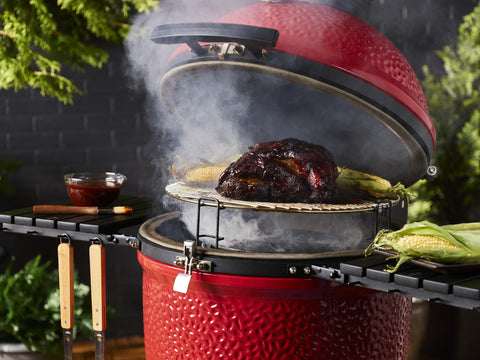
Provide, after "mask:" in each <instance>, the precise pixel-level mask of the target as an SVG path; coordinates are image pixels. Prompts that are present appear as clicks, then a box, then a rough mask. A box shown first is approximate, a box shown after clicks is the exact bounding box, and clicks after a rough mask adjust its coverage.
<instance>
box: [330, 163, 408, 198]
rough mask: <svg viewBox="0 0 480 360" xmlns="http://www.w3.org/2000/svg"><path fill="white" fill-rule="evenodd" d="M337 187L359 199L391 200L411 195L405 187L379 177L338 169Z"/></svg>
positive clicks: (342, 168)
mask: <svg viewBox="0 0 480 360" xmlns="http://www.w3.org/2000/svg"><path fill="white" fill-rule="evenodd" d="M337 186H338V187H339V189H340V190H342V191H346V192H349V193H351V194H355V195H357V196H358V197H365V196H368V197H373V198H375V199H389V198H395V197H398V196H401V197H402V196H407V195H409V193H408V191H407V189H406V188H405V186H403V185H402V184H401V183H398V184H396V185H394V186H392V184H391V183H390V182H389V181H388V180H386V179H383V178H381V177H379V176H376V175H372V174H367V173H364V172H361V171H356V170H352V169H349V168H346V167H338V177H337Z"/></svg>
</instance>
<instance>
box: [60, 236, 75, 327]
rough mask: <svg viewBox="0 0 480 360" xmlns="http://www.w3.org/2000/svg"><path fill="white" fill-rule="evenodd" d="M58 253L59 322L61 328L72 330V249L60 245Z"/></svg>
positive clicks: (63, 244) (66, 245) (66, 244)
mask: <svg viewBox="0 0 480 360" xmlns="http://www.w3.org/2000/svg"><path fill="white" fill-rule="evenodd" d="M57 252H58V283H59V289H60V321H61V323H62V328H64V329H72V328H73V322H74V321H73V318H74V316H73V310H74V289H73V247H72V246H71V245H70V244H68V243H60V244H59V245H58V248H57Z"/></svg>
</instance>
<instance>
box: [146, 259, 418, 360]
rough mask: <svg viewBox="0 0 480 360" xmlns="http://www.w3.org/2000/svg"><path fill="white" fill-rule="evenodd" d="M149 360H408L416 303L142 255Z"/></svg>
mask: <svg viewBox="0 0 480 360" xmlns="http://www.w3.org/2000/svg"><path fill="white" fill-rule="evenodd" d="M138 260H139V262H140V264H141V266H142V268H143V270H144V274H143V311H144V335H145V353H146V358H147V360H158V359H163V360H168V359H246V360H247V359H248V360H256V359H258V360H260V359H261V360H265V359H269V360H273V359H285V360H287V359H288V360H296V359H298V360H300V359H301V360H308V359H312V360H313V359H324V360H328V359H332V360H333V359H335V360H338V359H366V360H367V359H368V360H375V359H378V360H385V359H389V360H396V359H398V360H400V359H405V358H406V353H407V347H408V337H409V330H410V314H411V299H409V298H407V297H403V296H399V295H394V294H387V293H382V292H376V291H373V290H369V289H364V288H359V287H353V286H348V285H343V284H338V283H334V282H330V281H327V280H321V279H291V278H257V277H245V276H232V275H224V274H200V273H194V274H193V275H192V276H193V277H192V281H191V284H190V288H189V290H188V292H187V294H183V293H178V292H174V291H173V283H174V280H175V277H176V275H177V274H178V273H179V272H181V270H179V269H178V268H176V267H174V266H170V265H167V264H164V263H161V262H158V261H156V260H153V259H151V258H149V257H147V256H145V255H143V254H142V253H141V252H138Z"/></svg>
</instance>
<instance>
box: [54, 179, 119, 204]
mask: <svg viewBox="0 0 480 360" xmlns="http://www.w3.org/2000/svg"><path fill="white" fill-rule="evenodd" d="M64 180H65V185H66V186H67V192H68V196H69V197H70V200H71V201H72V203H73V204H74V205H76V206H99V207H102V206H111V205H113V204H114V203H115V201H116V200H117V198H118V195H119V194H120V188H121V187H122V184H123V183H124V182H125V181H126V180H127V177H126V176H125V175H122V174H119V173H115V172H98V173H88V172H84V173H71V174H66V175H65V176H64Z"/></svg>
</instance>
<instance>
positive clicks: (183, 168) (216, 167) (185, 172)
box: [170, 156, 238, 186]
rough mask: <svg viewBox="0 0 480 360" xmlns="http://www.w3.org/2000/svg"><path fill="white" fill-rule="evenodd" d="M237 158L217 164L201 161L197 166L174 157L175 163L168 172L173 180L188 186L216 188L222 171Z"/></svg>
mask: <svg viewBox="0 0 480 360" xmlns="http://www.w3.org/2000/svg"><path fill="white" fill-rule="evenodd" d="M237 158H238V156H235V157H232V158H229V159H227V160H225V161H222V162H219V163H213V162H210V161H207V160H202V161H201V162H199V163H197V164H191V163H189V162H188V161H185V160H184V159H182V158H181V157H179V156H176V162H175V163H174V164H173V165H172V167H171V169H170V172H171V173H172V175H173V176H174V177H175V179H177V180H180V181H184V182H185V183H187V184H189V185H196V186H216V185H217V183H218V178H219V177H220V175H221V174H222V172H223V170H225V169H226V168H227V167H228V165H230V163H231V162H232V161H235V160H236V159H237Z"/></svg>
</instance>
